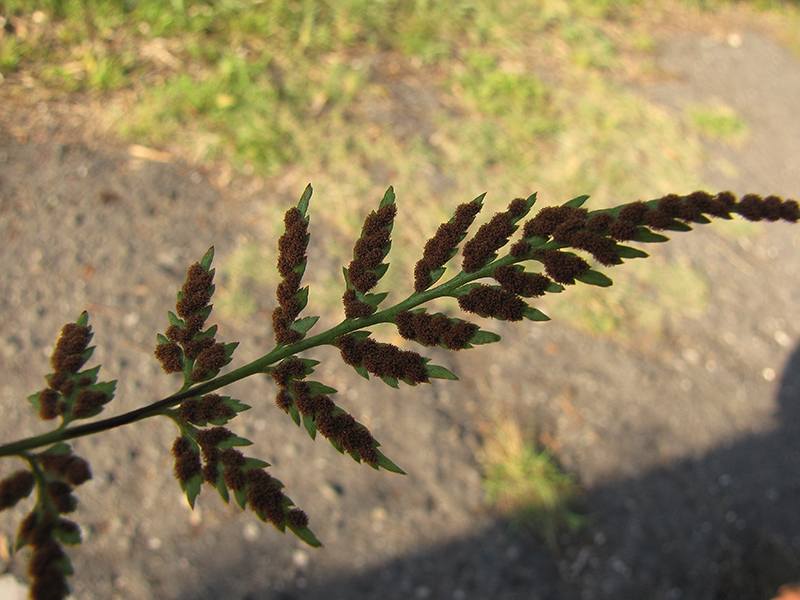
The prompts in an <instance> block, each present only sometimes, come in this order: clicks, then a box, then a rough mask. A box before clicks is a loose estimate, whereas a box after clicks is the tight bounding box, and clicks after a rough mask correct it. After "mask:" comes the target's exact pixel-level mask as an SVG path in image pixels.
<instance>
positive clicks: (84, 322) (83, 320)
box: [75, 311, 89, 327]
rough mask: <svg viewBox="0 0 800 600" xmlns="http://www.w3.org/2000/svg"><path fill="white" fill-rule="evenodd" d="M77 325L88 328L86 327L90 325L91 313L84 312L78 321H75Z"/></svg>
mask: <svg viewBox="0 0 800 600" xmlns="http://www.w3.org/2000/svg"><path fill="white" fill-rule="evenodd" d="M75 324H76V325H80V326H81V327H86V325H88V324H89V313H88V312H86V311H83V312H82V313H81V314H80V316H79V317H78V319H77V320H76V321H75Z"/></svg>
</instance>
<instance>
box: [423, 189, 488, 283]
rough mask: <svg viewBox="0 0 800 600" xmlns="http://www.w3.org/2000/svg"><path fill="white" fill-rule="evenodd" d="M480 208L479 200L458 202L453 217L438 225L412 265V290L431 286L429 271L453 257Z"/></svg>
mask: <svg viewBox="0 0 800 600" xmlns="http://www.w3.org/2000/svg"><path fill="white" fill-rule="evenodd" d="M481 208H482V206H481V204H480V202H465V203H464V204H460V205H459V206H458V207H457V208H456V211H455V214H454V215H453V218H452V219H450V221H448V222H447V223H442V224H441V225H439V228H438V229H437V230H436V233H435V234H434V236H433V237H432V238H431V239H429V240H428V241H427V242H426V243H425V248H424V250H423V252H422V258H421V259H420V260H419V261H418V262H417V264H416V266H415V267H414V291H416V292H423V291H425V290H427V289H428V288H429V287H430V286H431V284H432V281H431V272H433V271H435V270H437V269H441V268H442V267H443V266H444V265H445V263H446V262H447V261H448V260H450V259H451V258H452V257H453V255H454V254H455V250H456V248H457V246H458V244H460V243H461V240H463V239H464V236H465V235H466V234H467V229H469V226H470V225H472V222H473V221H474V220H475V216H476V215H477V214H478V213H479V212H480V210H481Z"/></svg>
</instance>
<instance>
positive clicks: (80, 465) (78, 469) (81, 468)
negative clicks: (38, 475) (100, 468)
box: [37, 452, 92, 512]
mask: <svg viewBox="0 0 800 600" xmlns="http://www.w3.org/2000/svg"><path fill="white" fill-rule="evenodd" d="M37 459H38V461H39V464H40V465H42V468H43V469H44V470H45V471H49V472H50V473H53V474H55V475H57V476H58V477H60V478H62V479H64V480H65V481H66V482H67V483H68V484H69V485H72V486H77V485H81V484H82V483H85V482H86V481H88V480H90V479H91V478H92V471H91V470H90V469H89V463H88V462H86V461H85V460H84V459H82V458H81V457H79V456H75V455H74V454H72V453H69V452H67V453H64V454H47V453H45V454H39V455H38V456H37ZM62 512H69V511H62Z"/></svg>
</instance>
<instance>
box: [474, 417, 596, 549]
mask: <svg viewBox="0 0 800 600" xmlns="http://www.w3.org/2000/svg"><path fill="white" fill-rule="evenodd" d="M480 462H481V467H482V469H483V487H484V488H485V489H486V501H487V503H488V504H489V505H490V506H491V507H492V509H493V510H494V511H496V512H497V513H499V514H500V515H503V516H505V517H508V518H510V519H511V525H512V527H514V528H517V527H519V528H524V529H527V530H529V531H531V532H533V533H535V534H536V535H537V536H539V537H540V538H541V539H542V540H543V541H544V542H545V543H546V544H547V546H548V548H550V550H551V551H552V552H553V553H557V552H558V536H559V534H561V533H562V532H565V531H568V532H575V531H578V530H579V529H581V528H583V527H584V526H585V525H586V524H587V523H588V521H589V518H588V517H586V516H585V515H582V514H580V513H579V512H578V511H577V506H576V505H577V500H578V497H579V495H580V486H579V485H578V484H577V482H576V481H575V478H574V477H573V475H571V474H570V473H567V472H565V471H564V470H563V469H562V468H561V467H560V466H559V465H558V463H557V462H556V460H555V458H554V457H553V456H552V455H551V454H550V453H549V452H548V451H547V450H546V449H543V448H539V447H537V445H536V444H535V443H533V442H532V441H531V440H529V439H527V438H526V437H525V435H524V434H523V432H522V431H521V430H520V427H519V424H518V423H516V422H515V421H513V420H511V419H508V418H503V419H497V420H496V421H495V422H494V423H493V424H492V427H491V429H490V430H489V431H488V432H487V434H486V440H485V443H484V446H483V450H482V452H481V456H480Z"/></svg>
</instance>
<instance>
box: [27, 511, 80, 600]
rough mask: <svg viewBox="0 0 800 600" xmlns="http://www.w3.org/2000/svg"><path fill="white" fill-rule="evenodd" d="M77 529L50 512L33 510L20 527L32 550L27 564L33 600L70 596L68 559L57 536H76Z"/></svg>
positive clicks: (50, 599) (53, 599)
mask: <svg viewBox="0 0 800 600" xmlns="http://www.w3.org/2000/svg"><path fill="white" fill-rule="evenodd" d="M77 533H78V526H77V525H76V524H75V523H73V522H72V521H70V520H68V519H62V518H60V517H58V516H57V515H55V514H53V512H51V511H42V512H38V511H33V512H31V513H30V514H29V515H28V516H27V517H25V519H24V520H23V521H22V523H21V524H20V527H19V534H18V536H19V539H20V540H21V541H23V542H24V543H25V544H27V545H29V546H31V547H32V548H33V552H32V553H31V558H30V560H29V562H28V575H30V577H31V580H32V581H31V587H30V597H31V598H32V599H33V600H60V599H61V598H66V597H67V596H68V595H69V586H68V585H67V573H65V571H64V568H63V559H64V558H66V556H67V555H66V554H65V553H64V550H63V549H62V548H61V544H59V543H58V541H56V539H55V538H56V536H57V535H67V536H75V535H76V534H77Z"/></svg>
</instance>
